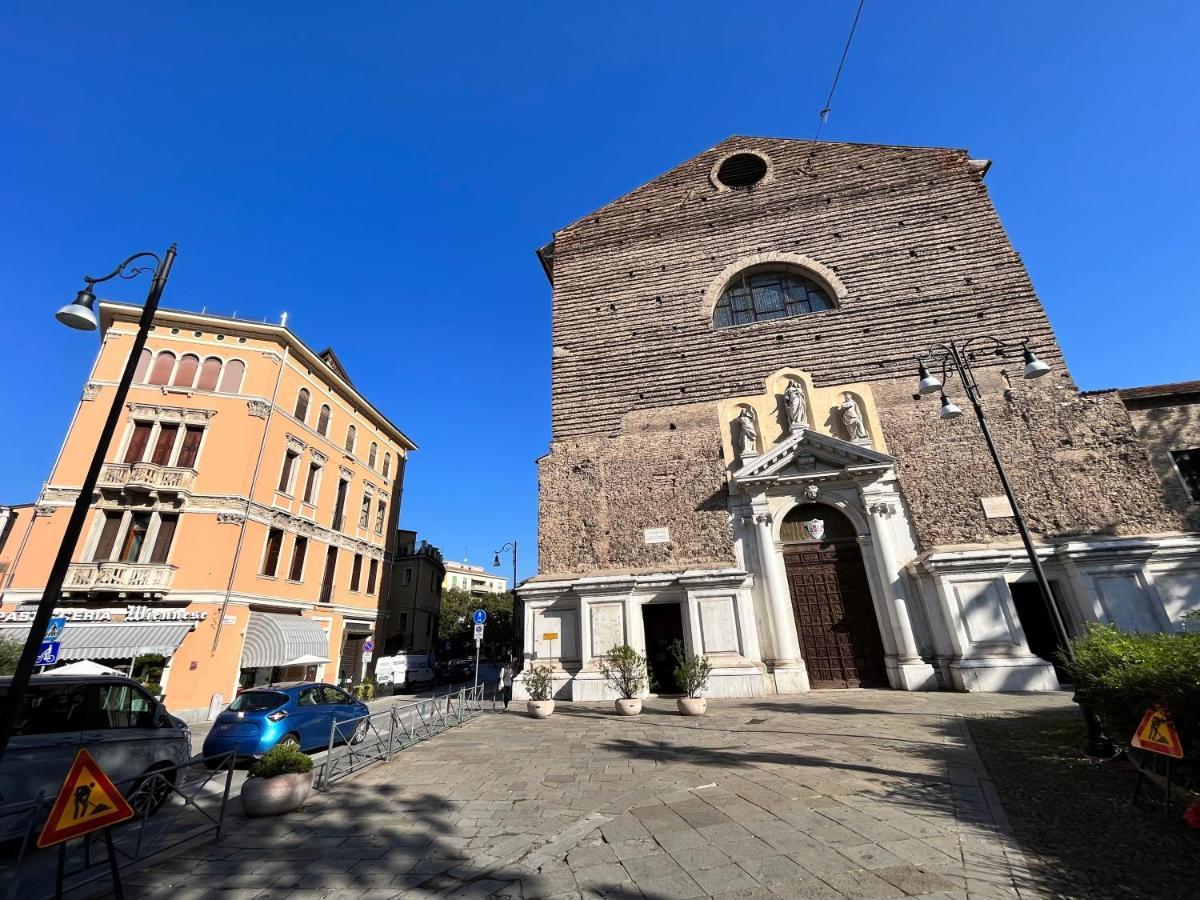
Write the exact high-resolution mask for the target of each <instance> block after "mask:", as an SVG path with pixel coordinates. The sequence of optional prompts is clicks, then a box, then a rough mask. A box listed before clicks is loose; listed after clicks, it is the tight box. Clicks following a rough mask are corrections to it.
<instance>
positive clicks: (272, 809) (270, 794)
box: [242, 772, 313, 817]
mask: <svg viewBox="0 0 1200 900" xmlns="http://www.w3.org/2000/svg"><path fill="white" fill-rule="evenodd" d="M312 782H313V776H312V772H305V773H304V774H302V775H301V774H293V775H276V776H275V777H274V778H247V779H246V780H245V781H244V782H242V811H243V812H244V813H245V814H246V815H248V816H254V817H257V816H278V815H281V814H282V813H286V812H291V811H292V810H293V809H296V808H298V807H299V806H300V804H301V803H303V802H304V801H305V800H307V799H308V795H309V794H311V793H312Z"/></svg>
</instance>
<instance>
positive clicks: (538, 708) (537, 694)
mask: <svg viewBox="0 0 1200 900" xmlns="http://www.w3.org/2000/svg"><path fill="white" fill-rule="evenodd" d="M525 690H526V691H527V692H528V693H529V702H528V703H527V704H526V705H525V709H526V710H527V711H528V712H529V715H531V716H533V718H535V719H545V718H547V717H548V716H549V715H550V714H551V713H553V712H554V696H553V692H554V678H553V676H552V674H551V672H550V667H549V666H534V667H533V668H532V669H530V670H529V671H528V672H526V673H525Z"/></svg>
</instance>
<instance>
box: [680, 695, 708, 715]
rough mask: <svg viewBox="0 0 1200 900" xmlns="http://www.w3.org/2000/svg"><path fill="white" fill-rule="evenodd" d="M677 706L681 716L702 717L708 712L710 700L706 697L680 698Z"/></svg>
mask: <svg viewBox="0 0 1200 900" xmlns="http://www.w3.org/2000/svg"><path fill="white" fill-rule="evenodd" d="M675 705H676V706H678V707H679V714H680V715H681V716H702V715H704V714H705V713H706V712H707V711H708V700H706V699H705V698H704V697H680V698H679V699H678V700H676V701H675Z"/></svg>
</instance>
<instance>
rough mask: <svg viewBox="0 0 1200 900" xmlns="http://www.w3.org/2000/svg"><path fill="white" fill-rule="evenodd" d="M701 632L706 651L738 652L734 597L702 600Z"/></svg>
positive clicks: (738, 643) (739, 648)
mask: <svg viewBox="0 0 1200 900" xmlns="http://www.w3.org/2000/svg"><path fill="white" fill-rule="evenodd" d="M700 633H701V635H702V636H703V639H704V652H705V653H738V652H740V650H741V647H740V642H739V641H738V630H737V614H736V612H735V610H734V603H733V598H732V597H713V598H711V599H708V600H701V601H700Z"/></svg>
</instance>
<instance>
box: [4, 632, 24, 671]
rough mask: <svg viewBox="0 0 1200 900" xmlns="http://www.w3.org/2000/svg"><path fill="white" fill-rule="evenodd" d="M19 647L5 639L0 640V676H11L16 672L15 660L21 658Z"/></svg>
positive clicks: (14, 642) (17, 644)
mask: <svg viewBox="0 0 1200 900" xmlns="http://www.w3.org/2000/svg"><path fill="white" fill-rule="evenodd" d="M21 649H22V647H21V645H20V644H19V643H17V642H16V641H10V640H8V639H7V638H3V639H0V675H12V674H13V673H14V672H16V671H17V660H19V659H20V658H21Z"/></svg>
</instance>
